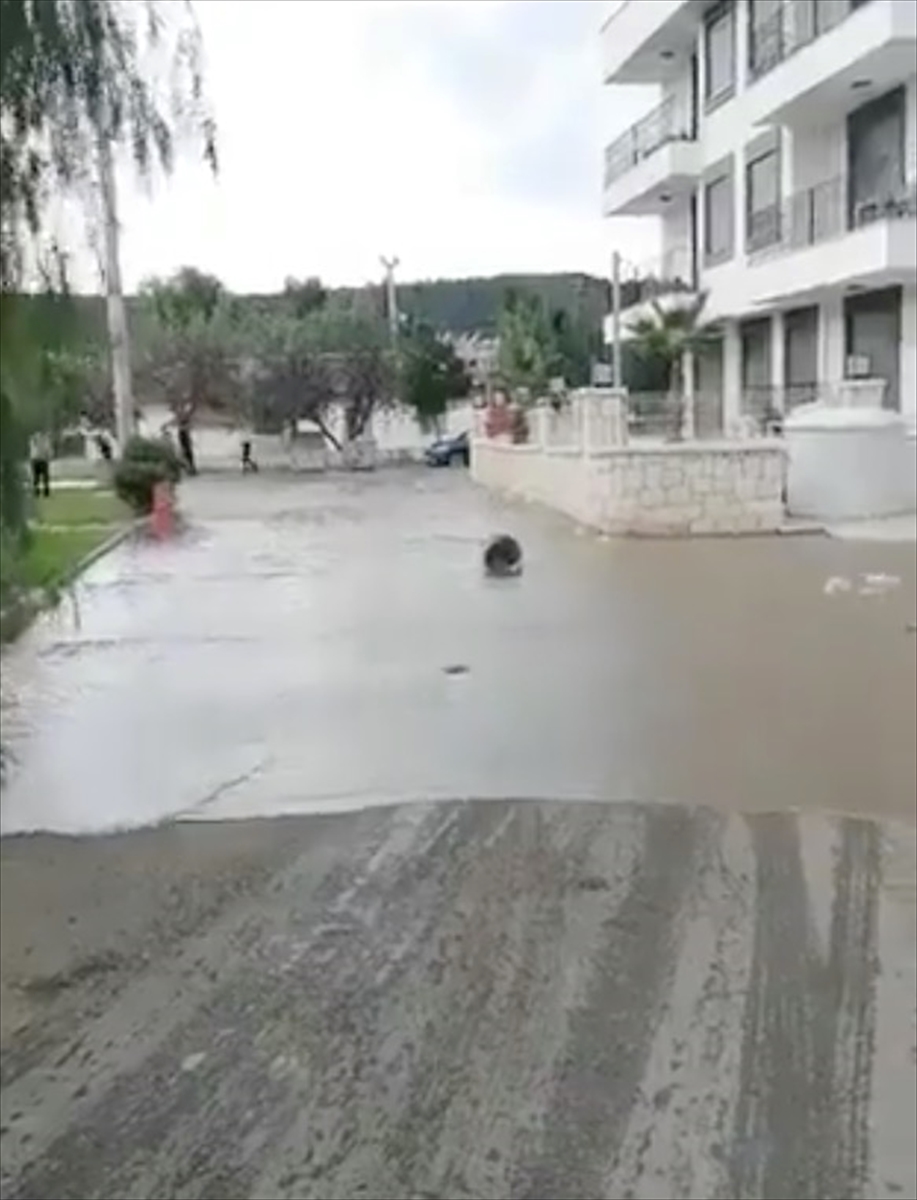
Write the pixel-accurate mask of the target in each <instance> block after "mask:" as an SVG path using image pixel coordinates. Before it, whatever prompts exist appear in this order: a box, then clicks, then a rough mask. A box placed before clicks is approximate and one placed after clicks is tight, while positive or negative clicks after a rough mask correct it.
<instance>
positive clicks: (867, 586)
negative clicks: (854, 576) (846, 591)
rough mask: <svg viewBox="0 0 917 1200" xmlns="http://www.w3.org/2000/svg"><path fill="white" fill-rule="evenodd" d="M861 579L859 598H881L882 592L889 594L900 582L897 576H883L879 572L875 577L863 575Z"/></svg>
mask: <svg viewBox="0 0 917 1200" xmlns="http://www.w3.org/2000/svg"><path fill="white" fill-rule="evenodd" d="M861 579H862V581H863V582H862V584H861V586H860V595H861V596H881V595H882V593H883V592H890V591H891V590H892V588H896V587H897V586H898V585H899V584H900V582H901V580H900V579H899V578H898V576H897V575H884V574H882V573H881V572H880V573H878V574H875V575H863V576H861Z"/></svg>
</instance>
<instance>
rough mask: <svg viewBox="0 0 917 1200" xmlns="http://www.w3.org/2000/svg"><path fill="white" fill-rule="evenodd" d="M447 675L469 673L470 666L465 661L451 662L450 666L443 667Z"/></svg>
mask: <svg viewBox="0 0 917 1200" xmlns="http://www.w3.org/2000/svg"><path fill="white" fill-rule="evenodd" d="M443 671H444V672H445V674H446V675H467V674H468V671H469V668H468V667H466V666H465V664H464V663H450V664H449V666H448V667H443Z"/></svg>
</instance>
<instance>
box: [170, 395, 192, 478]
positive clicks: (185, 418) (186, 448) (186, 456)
mask: <svg viewBox="0 0 917 1200" xmlns="http://www.w3.org/2000/svg"><path fill="white" fill-rule="evenodd" d="M175 423H176V425H177V427H178V449H179V451H180V452H181V457H182V461H183V462H184V464H185V467H186V468H187V470H188V474H189V475H196V474H197V465H196V463H195V461H194V442H193V441H192V439H191V407H190V405H185V406H184V407H183V408H181V409H179V412H178V416H177V418H176V422H175Z"/></svg>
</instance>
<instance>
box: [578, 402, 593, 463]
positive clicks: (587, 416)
mask: <svg viewBox="0 0 917 1200" xmlns="http://www.w3.org/2000/svg"><path fill="white" fill-rule="evenodd" d="M579 411H580V422H581V424H580V450H581V451H582V453H583V454H585V455H588V454H591V453H592V441H593V429H592V397H591V396H590V395H589V394H588V393H587V394H586V395H584V396H582V397H581V398H580V401H579Z"/></svg>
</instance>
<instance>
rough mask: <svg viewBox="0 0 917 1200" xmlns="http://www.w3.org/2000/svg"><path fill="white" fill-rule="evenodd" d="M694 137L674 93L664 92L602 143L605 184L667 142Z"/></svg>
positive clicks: (609, 184)
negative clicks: (646, 111)
mask: <svg viewBox="0 0 917 1200" xmlns="http://www.w3.org/2000/svg"><path fill="white" fill-rule="evenodd" d="M694 137H695V135H694V131H693V130H692V128H691V122H690V121H689V120H688V119H686V118H685V117H684V116H683V114H680V113H679V112H678V110H677V108H676V105H675V97H674V96H668V97H667V98H666V99H665V100H663V102H662V103H661V104H660V105H659V107H658V108H654V109H653V111H652V112H651V113H649V114H648V115H647V116H645V117H643V118H642V119H641V120H639V121H638V122H637V123H636V125H631V127H630V129H628V130H627V131H626V132H624V133H622V134H621V136H620V137H619V138H616V139H615V140H614V141H613V142H612V143H611V145H610V146H606V148H605V186H606V187H610V186H611V184H613V183H614V182H615V181H616V180H618V179H620V178H621V176H622V175H626V174H627V172H628V171H630V170H631V168H632V167H635V166H636V165H637V163H638V162H642V160H643V159H644V158H649V156H650V155H651V154H654V153H655V152H656V151H657V150H658V149H659V148H660V147H661V146H665V145H666V144H667V143H668V142H690V141H693V140H694Z"/></svg>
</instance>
